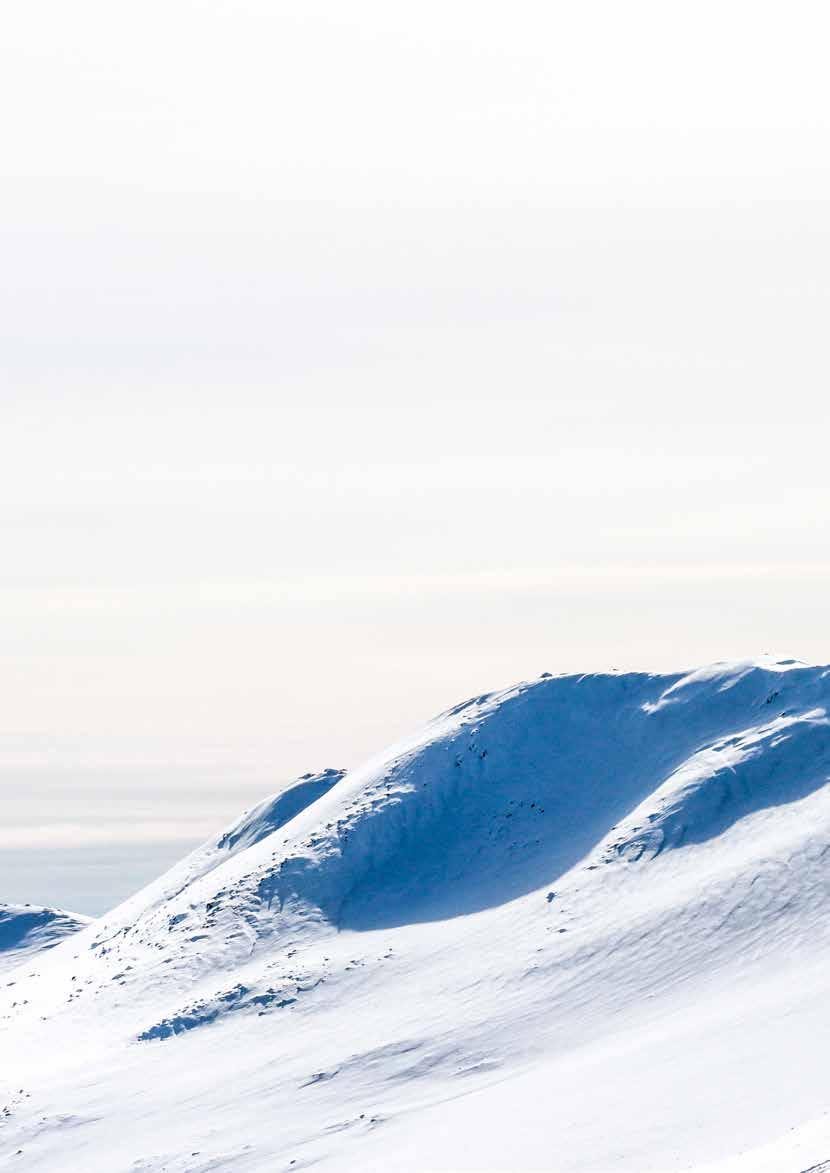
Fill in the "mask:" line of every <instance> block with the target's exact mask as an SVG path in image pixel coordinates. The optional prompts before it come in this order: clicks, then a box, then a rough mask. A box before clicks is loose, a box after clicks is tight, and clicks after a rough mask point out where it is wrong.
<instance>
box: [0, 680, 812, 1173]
mask: <svg viewBox="0 0 830 1173" xmlns="http://www.w3.org/2000/svg"><path fill="white" fill-rule="evenodd" d="M828 702H830V670H827V669H824V668H815V667H807V666H804V665H800V664H797V663H795V662H793V661H781V662H776V661H772V660H767V661H759V662H757V663H741V664H728V665H716V666H714V667H712V668H709V669H706V670H702V671H699V672H696V673H692V674H691V675H681V674H678V675H675V676H668V677H666V676H652V675H646V674H609V675H600V676H586V677H573V676H571V677H545V678H542V679H540V680H539V681H536V682H534V683H531V684H525V685H521V686H518V687H516V688H513V689H509V690H507V691H505V692H502V693H498V694H489V695H485V696H481V697H477V698H473V699H472V700H471V701H468V702H467V703H466V704H464V705H460V706H458V707H457V708H455V709H453V710H451V711H450V712H448V713H446V714H443V715H442V716H441V717H439V718H437V719H436V720H435V721H434V722H432V723H431V724H430V725H429V726H428V727H427V728H426V729H424V730H422V731H421V732H419V733H418V734H416V735H415V736H413V737H412V738H411V739H410V740H409V741H407V742H404V743H401V744H399V745H397V746H395V747H393V748H392V749H391V750H389V751H387V752H386V753H383V754H381V755H379V756H378V757H376V758H374V759H372V760H371V761H369V762H367V763H366V764H365V765H363V766H361V767H359V768H358V769H355V770H352V771H349V772H346V773H342V772H338V771H327V772H324V773H323V774H320V775H308V776H306V777H305V778H304V779H301V780H299V782H298V783H297V784H295V785H294V786H292V787H289V788H287V789H286V790H284V791H282V792H281V793H280V794H279V795H277V796H275V797H274V798H273V799H269V800H266V801H265V802H264V803H263V804H261V805H260V806H259V807H257V808H255V810H254V811H252V812H249V813H247V814H246V815H245V816H243V817H242V819H240V820H239V821H238V822H237V823H236V824H235V825H234V826H233V827H231V828H229V829H228V830H227V831H226V832H224V833H223V834H221V835H220V836H218V837H217V838H216V839H214V840H212V841H210V842H209V843H208V844H206V845H205V846H204V847H203V848H200V849H199V850H198V851H197V852H194V853H193V854H192V855H191V856H189V857H188V858H187V859H186V860H184V861H183V862H182V863H181V864H180V865H178V866H177V867H176V868H174V869H172V870H171V871H170V872H169V873H167V875H166V876H164V877H162V878H161V879H160V880H158V881H157V882H156V883H154V884H152V885H150V886H149V887H148V888H146V889H144V890H143V891H142V892H140V893H138V894H137V895H136V896H134V897H133V898H132V899H131V900H129V901H127V902H126V903H125V904H124V905H122V906H121V907H120V908H118V909H116V910H114V911H113V912H112V913H111V914H108V915H107V916H106V917H104V918H102V919H101V920H99V921H96V922H95V923H94V924H92V925H90V926H89V927H87V928H86V929H84V930H83V931H82V932H81V933H79V934H78V935H76V936H75V937H74V938H72V939H70V940H68V941H66V942H64V943H63V944H62V945H60V946H59V947H58V948H56V949H54V950H52V951H51V952H50V953H49V954H48V955H45V956H43V957H42V958H39V959H37V961H36V963H34V964H32V965H27V967H26V969H25V972H24V971H23V970H21V969H18V970H17V971H16V972H15V973H13V974H11V975H8V976H9V978H10V980H13V981H14V983H15V984H14V986H5V985H2V984H0V1029H1V1030H2V1034H0V1053H2V1055H3V1056H4V1062H3V1064H2V1067H0V1111H1V1110H2V1104H3V1103H5V1104H6V1116H5V1123H4V1125H3V1127H2V1130H0V1164H1V1163H2V1161H3V1160H4V1159H5V1160H7V1161H8V1163H9V1166H10V1167H14V1168H16V1167H21V1166H20V1165H19V1164H17V1165H16V1164H14V1162H15V1161H17V1162H18V1163H19V1162H20V1161H21V1160H25V1167H26V1168H27V1169H29V1168H31V1169H43V1170H77V1169H81V1168H82V1169H85V1170H87V1169H88V1170H106V1171H116V1170H139V1169H141V1170H143V1171H148V1170H159V1171H160V1170H190V1171H194V1173H195V1171H196V1170H208V1169H211V1170H216V1169H227V1170H240V1171H243V1173H244V1171H248V1170H262V1171H265V1170H267V1171H269V1173H271V1171H272V1170H280V1169H286V1170H287V1169H292V1170H295V1169H302V1168H308V1167H311V1166H314V1167H320V1168H331V1169H378V1170H381V1169H383V1170H386V1169H400V1170H421V1169H436V1170H437V1169H505V1170H507V1169H510V1170H515V1169H523V1168H527V1169H553V1170H561V1171H566V1170H574V1171H575V1170H591V1171H595V1173H602V1171H604V1170H607V1169H621V1170H637V1171H640V1173H644V1171H646V1170H663V1171H666V1173H668V1171H669V1170H680V1169H690V1168H691V1169H708V1168H711V1169H712V1170H718V1171H724V1173H725V1171H726V1170H728V1169H735V1170H737V1171H742V1170H750V1169H753V1170H754V1169H759V1170H763V1169H769V1170H773V1169H775V1170H792V1171H793V1173H799V1171H800V1170H804V1169H808V1168H810V1167H811V1166H816V1165H820V1163H821V1162H823V1161H824V1160H830V1119H828V1118H826V1115H825V1114H826V1105H827V1103H828V1092H830V1086H829V1085H830V1076H828V1075H827V1073H826V1071H825V1067H826V1064H825V1061H824V1051H823V1039H824V1038H825V1037H826V1035H827V1030H828V1026H830V997H828V995H830V988H828V987H830V973H829V972H828V967H827V965H826V957H827V950H828V944H830V942H828V936H830V915H828V914H830V886H829V885H828V860H830V787H828V785H827V782H828V779H829V778H830V723H829V722H828V715H827V713H828V709H829V708H830V704H829V703H828ZM24 991H25V992H24ZM21 995H22V996H21Z"/></svg>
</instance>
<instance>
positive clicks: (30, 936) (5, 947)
mask: <svg viewBox="0 0 830 1173" xmlns="http://www.w3.org/2000/svg"><path fill="white" fill-rule="evenodd" d="M91 923H92V922H91V921H90V919H89V917H85V916H77V915H76V914H75V913H71V912H62V911H61V910H60V909H57V908H39V907H37V906H36V905H32V904H0V971H2V970H6V969H11V968H12V966H16V965H21V964H22V963H23V962H24V961H29V960H31V958H32V957H34V956H35V954H36V953H40V952H41V950H43V949H52V948H54V946H55V945H57V944H58V943H59V942H60V941H62V940H63V939H64V938H65V937H68V936H70V935H71V934H72V933H77V932H78V930H79V929H82V928H84V927H85V926H86V925H88V924H91Z"/></svg>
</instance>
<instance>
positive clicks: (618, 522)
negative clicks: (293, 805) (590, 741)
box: [0, 0, 830, 911]
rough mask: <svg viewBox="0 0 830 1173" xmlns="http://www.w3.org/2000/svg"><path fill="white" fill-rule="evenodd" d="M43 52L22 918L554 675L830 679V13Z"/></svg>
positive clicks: (14, 777) (21, 176)
mask: <svg viewBox="0 0 830 1173" xmlns="http://www.w3.org/2000/svg"><path fill="white" fill-rule="evenodd" d="M9 25H10V27H9V28H8V29H7V30H6V33H7V35H6V37H5V38H4V45H3V48H2V49H0V59H2V63H3V69H2V71H0V86H2V88H3V94H4V97H5V102H4V107H5V109H6V110H7V134H6V135H5V137H4V152H3V156H2V159H0V175H2V184H3V210H4V214H3V216H2V220H1V221H0V232H2V243H3V251H4V260H5V263H4V279H3V281H2V285H0V304H1V305H2V315H0V322H2V325H0V330H2V337H3V347H2V354H3V360H2V361H3V385H4V391H3V394H2V397H0V434H2V436H3V440H4V444H3V457H4V458H3V462H2V469H0V478H1V480H2V497H0V513H2V518H3V522H4V525H3V531H4V559H3V573H2V580H1V581H0V618H2V630H3V633H4V648H3V650H4V657H3V661H4V669H5V672H4V676H5V683H6V688H5V689H4V705H3V718H2V725H1V726H0V799H1V800H2V803H3V811H4V827H5V830H4V832H3V835H2V836H0V842H2V844H3V848H2V852H0V901H2V900H4V899H9V900H11V899H16V900H20V899H29V898H31V899H32V900H33V901H37V900H45V899H48V900H49V901H55V902H60V903H64V904H66V905H68V906H70V907H71V906H72V905H73V903H74V902H75V900H76V898H77V900H78V902H79V905H84V907H79V911H86V910H87V909H88V908H90V909H91V908H92V905H93V903H95V901H96V893H97V896H98V897H99V899H98V900H97V903H98V905H100V904H102V903H104V904H106V903H107V902H108V894H109V893H116V892H117V893H118V895H119V896H120V895H124V894H126V890H129V887H130V886H134V885H135V884H137V883H139V882H143V880H144V879H150V878H152V875H153V872H154V871H155V870H159V868H160V866H163V865H164V863H165V862H167V861H169V860H171V859H173V858H175V857H176V856H177V855H178V854H181V850H182V849H183V848H184V847H185V846H187V845H189V844H190V843H193V842H195V841H197V840H198V839H200V838H202V837H204V835H205V834H207V833H208V831H209V830H210V829H211V828H212V827H213V826H215V825H221V823H222V822H223V821H225V820H226V819H228V818H230V817H233V815H234V814H235V813H236V812H237V811H238V810H239V809H241V807H244V806H245V805H246V804H248V803H249V802H251V801H254V800H255V798H256V796H257V795H258V794H259V793H260V788H262V792H263V793H267V791H268V790H269V789H270V788H273V786H274V785H276V784H279V783H280V782H281V781H284V780H285V779H287V778H289V777H291V776H293V775H295V774H297V773H301V772H303V771H305V770H313V769H318V768H321V767H324V766H328V765H352V764H354V763H355V762H356V761H359V760H360V759H361V758H362V757H364V756H365V755H366V754H368V753H371V752H373V751H374V750H377V749H379V748H381V747H382V746H383V745H385V744H387V743H388V742H390V741H392V740H394V739H395V738H396V737H398V736H400V735H402V734H404V733H406V732H407V731H408V730H410V729H411V728H413V727H414V726H417V725H418V724H419V723H420V722H422V721H424V720H426V719H428V718H429V717H430V716H432V715H433V714H434V713H436V712H438V711H440V710H441V709H442V708H445V707H447V706H448V705H451V704H453V703H455V702H457V701H459V700H461V699H463V698H464V697H465V696H468V695H470V694H473V693H475V692H482V691H488V690H491V689H495V688H499V687H503V686H506V685H509V684H511V683H513V682H515V681H517V680H521V679H525V678H530V677H533V676H536V675H538V674H539V673H541V672H543V671H551V672H560V671H592V670H596V669H601V668H605V667H612V666H616V667H619V668H646V669H659V670H681V669H684V668H688V667H694V666H696V665H699V664H702V663H706V662H709V661H712V660H718V659H730V658H740V657H745V656H754V655H758V654H761V653H763V652H773V653H776V654H785V655H791V656H794V657H797V658H800V659H804V660H808V661H813V662H819V661H830V635H828V634H827V624H826V620H825V610H826V602H825V600H826V592H827V587H828V585H830V559H828V555H827V550H828V540H827V538H828V534H827V529H828V478H827V471H826V467H827V465H826V455H825V451H824V449H825V445H826V438H825V428H824V427H823V425H824V423H825V421H826V417H827V407H826V402H827V389H826V384H827V375H828V357H827V348H826V345H825V341H824V333H825V322H826V319H827V310H828V277H827V273H828V272H830V268H829V267H828V260H830V233H828V225H827V201H828V196H830V162H828V157H827V151H826V142H827V134H828V122H829V121H830V102H828V97H830V92H828V91H830V82H828V80H827V72H826V68H825V64H824V60H823V55H824V45H825V44H826V33H827V32H828V25H830V18H828V16H827V14H826V12H825V11H824V10H823V9H822V8H821V7H820V6H818V5H815V4H796V5H794V6H790V8H789V9H788V12H787V18H786V21H784V20H782V19H781V18H780V12H779V9H778V7H777V6H773V5H763V4H761V5H759V4H752V5H750V4H749V3H727V4H723V3H720V4H717V5H715V4H710V3H703V4H699V5H696V6H694V8H693V9H679V8H677V7H676V6H666V5H661V4H658V3H642V2H639V3H638V2H635V3H632V4H627V5H616V4H612V3H610V2H607V0H606V2H601V3H600V2H595V3H589V4H585V5H576V6H574V5H564V4H553V5H551V4H541V3H535V2H532V3H528V4H526V5H522V6H521V7H520V8H519V9H518V10H515V11H512V12H511V13H510V14H509V16H508V13H507V10H506V9H505V8H504V7H503V6H501V5H488V4H483V5H482V4H472V3H467V2H463V3H456V4H449V5H448V4H446V3H442V4H440V5H439V4H437V3H432V2H427V3H424V4H421V5H419V6H418V8H417V9H413V10H411V11H408V12H407V13H406V16H405V18H404V17H403V16H402V15H401V12H400V10H397V9H394V8H390V6H388V5H382V4H380V3H379V2H377V0H358V2H357V3H355V4H352V5H349V6H348V7H346V8H343V7H336V8H335V7H334V6H329V5H325V4H320V3H316V2H311V3H307V4H304V5H302V6H300V7H299V8H296V7H287V6H283V5H277V6H274V5H270V4H265V3H264V2H263V0H243V2H242V3H237V4H234V5H229V4H225V3H221V2H219V3H215V4H212V5H208V6H203V5H195V4H192V3H190V2H184V0H182V2H181V3H173V4H169V3H168V4H164V5H162V4H161V3H160V2H159V0H150V2H149V3H147V4H145V5H143V6H142V7H141V9H140V10H139V9H136V10H133V11H127V10H125V9H123V8H117V7H113V6H112V5H107V4H104V3H103V0H84V2H82V3H81V4H80V5H74V6H71V7H67V6H65V5H59V4H57V3H55V2H54V0H47V2H46V3H45V4H43V5H39V6H36V7H29V8H25V9H21V10H19V11H17V12H15V14H14V19H13V20H11V21H9ZM200 771H201V773H200ZM3 836H5V838H3ZM96 860H97V861H98V862H97V863H96ZM84 866H88V868H89V869H91V871H88V872H87V874H86V878H83V879H80V878H79V876H80V875H81V872H82V871H83V868H84ZM93 872H94V876H95V878H94V879H91V878H90V876H91V875H92V874H93ZM27 892H31V897H28V896H27V895H26V893H27ZM52 894H54V895H52Z"/></svg>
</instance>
